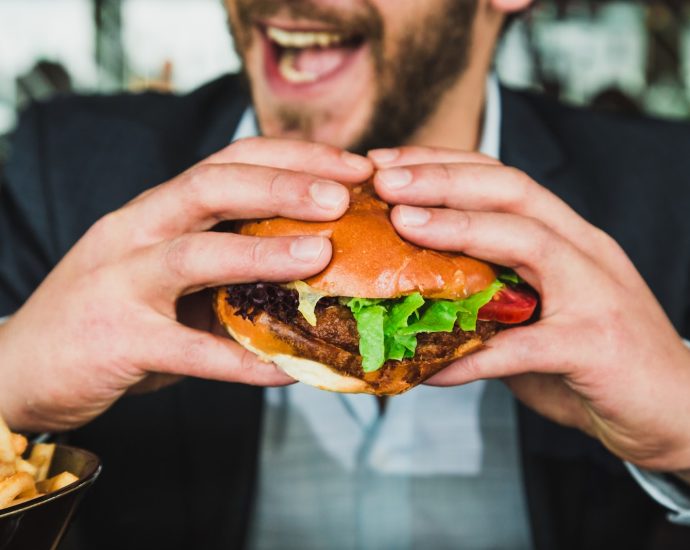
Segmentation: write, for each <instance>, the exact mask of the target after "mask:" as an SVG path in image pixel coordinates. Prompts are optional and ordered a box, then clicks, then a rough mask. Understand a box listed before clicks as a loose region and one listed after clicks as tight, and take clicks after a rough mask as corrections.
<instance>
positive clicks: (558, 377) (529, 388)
mask: <svg viewBox="0 0 690 550" xmlns="http://www.w3.org/2000/svg"><path fill="white" fill-rule="evenodd" d="M370 157H371V158H372V160H374V162H375V163H376V165H377V167H378V169H379V171H378V172H377V174H376V176H375V180H374V183H375V186H376V190H377V192H378V194H379V195H380V196H381V197H382V198H383V199H384V200H386V201H387V202H389V203H391V204H396V205H398V206H396V207H395V208H393V211H392V213H391V218H392V220H393V223H394V225H395V227H396V228H397V230H398V232H399V233H400V234H401V235H402V236H403V237H405V238H406V239H409V240H410V241H412V242H415V243H418V244H419V245H421V246H425V247H429V248H435V249H439V250H448V251H459V252H463V253H465V254H468V255H470V256H475V257H477V258H481V259H483V260H487V261H489V262H494V263H496V264H499V265H503V266H506V267H510V268H512V269H514V270H515V271H516V272H517V273H518V274H519V275H520V277H522V278H523V279H524V280H525V281H527V282H528V283H529V284H530V285H531V286H532V287H533V288H534V289H536V291H537V292H538V293H539V295H540V297H541V307H542V309H541V315H540V318H539V320H538V321H537V322H535V323H534V324H532V325H529V326H521V327H516V328H512V329H510V330H506V331H503V332H501V333H499V334H498V335H496V336H495V337H493V338H492V339H491V340H490V341H489V343H488V345H487V346H486V348H485V349H484V350H482V351H480V352H479V353H476V354H473V355H469V356H467V357H464V358H462V359H460V360H459V361H457V362H455V363H453V364H452V365H450V366H449V367H447V368H446V369H445V370H443V371H442V372H441V373H439V374H438V375H436V376H434V377H433V378H432V379H431V380H430V381H429V382H430V383H432V384H435V385H443V386H448V385H458V384H466V383H468V382H472V381H474V380H479V379H487V378H500V379H502V380H503V381H504V382H505V383H506V384H507V385H508V386H509V387H510V388H511V389H512V391H513V392H514V393H515V395H516V396H517V397H518V398H519V399H520V400H522V401H523V402H524V403H525V404H527V405H528V406H530V407H531V408H533V409H534V410H536V411H537V412H539V413H541V414H543V415H544V416H546V417H548V418H550V419H552V420H554V421H556V422H559V423H561V424H564V425H566V426H571V427H577V428H579V429H581V430H583V431H585V432H586V433H588V434H590V435H593V436H595V437H598V438H599V439H600V440H601V441H602V443H603V444H604V445H606V446H607V447H608V448H609V449H610V450H611V451H612V452H613V453H615V454H616V455H618V456H619V457H620V458H622V459H624V460H627V461H629V462H631V463H633V464H636V465H638V466H640V467H643V468H649V469H654V470H663V471H677V472H680V471H685V472H687V471H688V470H690V351H689V350H688V349H686V347H685V346H684V345H683V342H682V339H681V337H680V336H679V334H678V333H677V332H676V330H675V329H674V327H673V326H672V325H671V322H670V321H669V319H668V318H667V316H666V314H665V313H664V311H663V310H662V308H661V306H660V305H659V303H658V302H657V300H656V299H655V297H654V295H653V294H652V292H651V291H650V289H649V288H648V287H647V285H646V284H645V282H644V280H643V279H642V277H641V275H640V274H639V273H638V272H637V270H636V269H635V266H634V265H633V264H632V262H631V261H630V259H629V258H628V257H627V256H626V254H625V253H624V252H623V250H622V249H621V248H620V246H619V245H618V244H617V243H616V242H615V241H614V240H613V239H612V238H611V237H610V236H609V235H607V234H606V233H604V232H603V231H601V230H600V229H597V228H596V227H594V226H592V225H591V224H589V223H588V222H587V221H585V220H584V219H582V218H581V217H580V216H579V215H578V214H576V213H575V212H574V211H573V210H572V209H571V208H570V207H569V206H568V205H567V204H565V203H564V202H563V201H561V200H560V199H559V198H558V197H556V196H555V195H554V194H552V193H551V192H549V191H548V190H547V189H545V188H544V187H542V186H540V185H539V184H537V183H536V182H534V181H533V180H532V179H531V178H529V177H528V176H527V175H526V174H524V173H522V172H520V171H518V170H516V169H515V168H510V167H506V166H504V165H502V164H501V163H499V162H498V161H496V160H495V159H491V158H489V157H486V156H484V155H481V154H478V153H462V152H457V151H450V150H442V149H427V148H420V147H402V148H399V149H385V150H378V151H373V152H371V153H370ZM683 477H684V478H686V477H687V476H685V475H684V476H683Z"/></svg>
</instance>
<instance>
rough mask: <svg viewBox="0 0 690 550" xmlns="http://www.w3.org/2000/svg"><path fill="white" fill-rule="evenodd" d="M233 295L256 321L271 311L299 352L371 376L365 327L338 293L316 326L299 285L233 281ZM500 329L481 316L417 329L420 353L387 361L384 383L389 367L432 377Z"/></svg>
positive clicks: (322, 308) (325, 303) (278, 330)
mask: <svg viewBox="0 0 690 550" xmlns="http://www.w3.org/2000/svg"><path fill="white" fill-rule="evenodd" d="M227 289H228V295H227V301H228V303H229V304H230V305H231V306H232V307H233V309H234V310H235V314H236V315H240V316H241V317H242V318H244V319H249V320H251V321H256V320H257V319H258V317H259V316H268V319H269V326H270V328H271V331H272V332H273V333H274V335H275V336H276V337H278V338H279V339H280V340H282V341H285V342H287V343H288V344H290V345H291V347H292V348H293V349H294V350H295V354H296V355H299V356H300V357H304V358H306V359H311V360H313V361H318V362H319V363H323V364H326V365H332V366H334V367H336V368H337V369H338V370H339V371H340V372H342V373H343V374H347V375H350V376H354V377H356V378H360V379H368V377H367V376H366V373H365V372H364V371H363V370H362V356H361V355H360V354H359V349H358V348H359V333H358V331H357V322H356V321H355V318H354V316H353V315H352V312H351V311H350V308H348V307H347V306H344V305H341V304H340V303H339V301H338V299H337V298H323V299H321V300H320V301H319V303H318V304H317V306H316V311H315V313H316V320H317V322H316V326H311V325H310V324H309V323H308V322H307V321H306V319H305V318H304V317H303V316H302V314H301V313H299V312H298V310H297V307H298V305H299V297H298V294H297V291H295V290H291V289H288V288H285V287H282V286H280V285H276V284H270V283H256V284H244V285H232V286H229V287H227ZM498 330H499V324H498V323H496V322H495V321H478V322H477V329H476V330H475V331H471V332H466V331H463V330H461V329H460V328H459V327H457V326H456V327H455V329H454V330H453V331H452V332H431V333H421V334H418V335H417V349H416V352H415V355H414V357H412V358H409V359H403V360H402V361H396V360H389V361H386V362H385V363H384V364H383V366H382V367H381V369H380V372H377V375H378V378H379V379H380V383H384V382H385V380H386V378H387V377H386V374H387V373H388V372H389V373H390V375H391V376H392V375H393V373H394V371H398V372H399V369H400V368H404V369H405V372H406V374H405V378H406V379H407V380H410V381H411V380H415V381H416V380H419V379H420V377H422V378H428V377H429V376H431V375H432V374H434V373H436V372H438V370H440V369H441V368H443V367H444V366H446V365H447V364H448V363H450V362H451V361H453V360H454V359H456V358H457V357H460V356H461V355H464V352H465V350H466V348H467V347H468V346H469V345H474V346H476V347H478V346H479V345H481V343H483V342H485V341H486V340H487V339H489V338H490V337H491V336H493V335H494V334H495V333H496V332H497V331H498Z"/></svg>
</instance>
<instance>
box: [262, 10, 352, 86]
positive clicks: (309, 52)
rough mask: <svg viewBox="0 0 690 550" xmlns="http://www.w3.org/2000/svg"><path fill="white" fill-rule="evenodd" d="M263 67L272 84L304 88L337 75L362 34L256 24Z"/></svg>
mask: <svg viewBox="0 0 690 550" xmlns="http://www.w3.org/2000/svg"><path fill="white" fill-rule="evenodd" d="M259 30H260V32H261V35H262V36H263V38H264V44H265V51H266V69H267V73H268V77H269V80H270V81H272V82H273V83H274V84H281V83H282V84H283V85H285V84H287V85H290V86H299V87H301V88H304V87H306V86H309V85H314V84H317V83H320V82H323V81H326V80H330V79H332V78H334V77H335V76H337V75H340V74H341V73H343V72H344V71H345V69H346V68H347V67H348V66H349V65H351V64H352V61H353V60H354V58H355V56H356V54H357V53H358V52H360V51H361V50H362V49H363V46H364V44H365V40H364V37H363V36H358V35H353V34H345V33H342V32H337V31H332V30H305V29H286V28H283V27H278V26H274V25H269V24H261V25H259Z"/></svg>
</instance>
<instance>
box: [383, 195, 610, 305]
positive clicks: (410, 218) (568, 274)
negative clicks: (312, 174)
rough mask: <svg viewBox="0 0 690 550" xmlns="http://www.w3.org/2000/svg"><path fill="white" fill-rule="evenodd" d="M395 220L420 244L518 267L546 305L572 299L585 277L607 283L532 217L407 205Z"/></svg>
mask: <svg viewBox="0 0 690 550" xmlns="http://www.w3.org/2000/svg"><path fill="white" fill-rule="evenodd" d="M391 220H392V222H393V225H394V226H395V228H396V230H397V231H398V232H399V233H400V234H401V235H402V236H403V237H404V238H406V239H408V240H410V241H412V242H414V243H417V244H419V245H421V246H424V247H427V248H435V249H438V250H447V251H455V252H464V253H465V254H467V255H469V256H474V257H477V258H480V259H482V260H486V261H489V262H493V263H496V264H499V265H503V266H506V267H510V268H512V269H514V270H516V271H517V272H518V273H519V274H520V276H521V277H523V278H524V279H525V280H526V281H527V282H528V283H529V284H530V285H532V286H533V287H534V288H535V289H536V290H537V292H539V294H540V295H541V297H542V305H543V306H544V308H546V305H547V302H546V300H547V298H548V299H549V300H551V301H552V302H553V303H549V304H548V305H550V306H554V305H555V304H556V303H557V300H564V299H572V298H573V297H574V296H575V293H576V292H577V291H579V289H581V288H582V285H583V281H587V288H588V292H593V290H591V289H592V288H594V289H596V288H597V285H599V287H600V288H608V287H607V286H605V285H604V282H603V281H600V280H599V279H598V277H600V271H599V270H598V269H597V268H596V266H595V265H594V264H593V262H592V261H591V259H590V258H588V257H587V256H585V255H583V254H582V253H581V252H580V251H579V250H578V249H576V248H575V247H574V246H573V245H572V244H571V243H569V242H568V241H566V240H565V239H563V238H562V237H560V236H559V235H557V234H556V233H555V232H554V231H552V230H551V229H550V228H548V227H547V226H546V225H544V224H543V223H541V222H540V221H538V220H535V219H532V218H525V217H522V216H517V215H515V214H498V213H493V212H461V211H458V210H449V209H434V208H418V207H413V206H406V205H403V206H396V207H395V208H394V209H393V211H392V213H391ZM564 266H567V269H565V268H564ZM556 299H557V300H556Z"/></svg>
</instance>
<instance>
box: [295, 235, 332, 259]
mask: <svg viewBox="0 0 690 550" xmlns="http://www.w3.org/2000/svg"><path fill="white" fill-rule="evenodd" d="M323 241H324V240H323V238H322V237H300V238H299V239H297V240H296V241H293V242H292V244H291V245H290V256H292V257H293V258H295V259H296V260H301V261H303V262H309V263H311V262H315V261H316V260H318V259H319V257H320V256H321V253H322V252H323V247H324V242H323Z"/></svg>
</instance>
